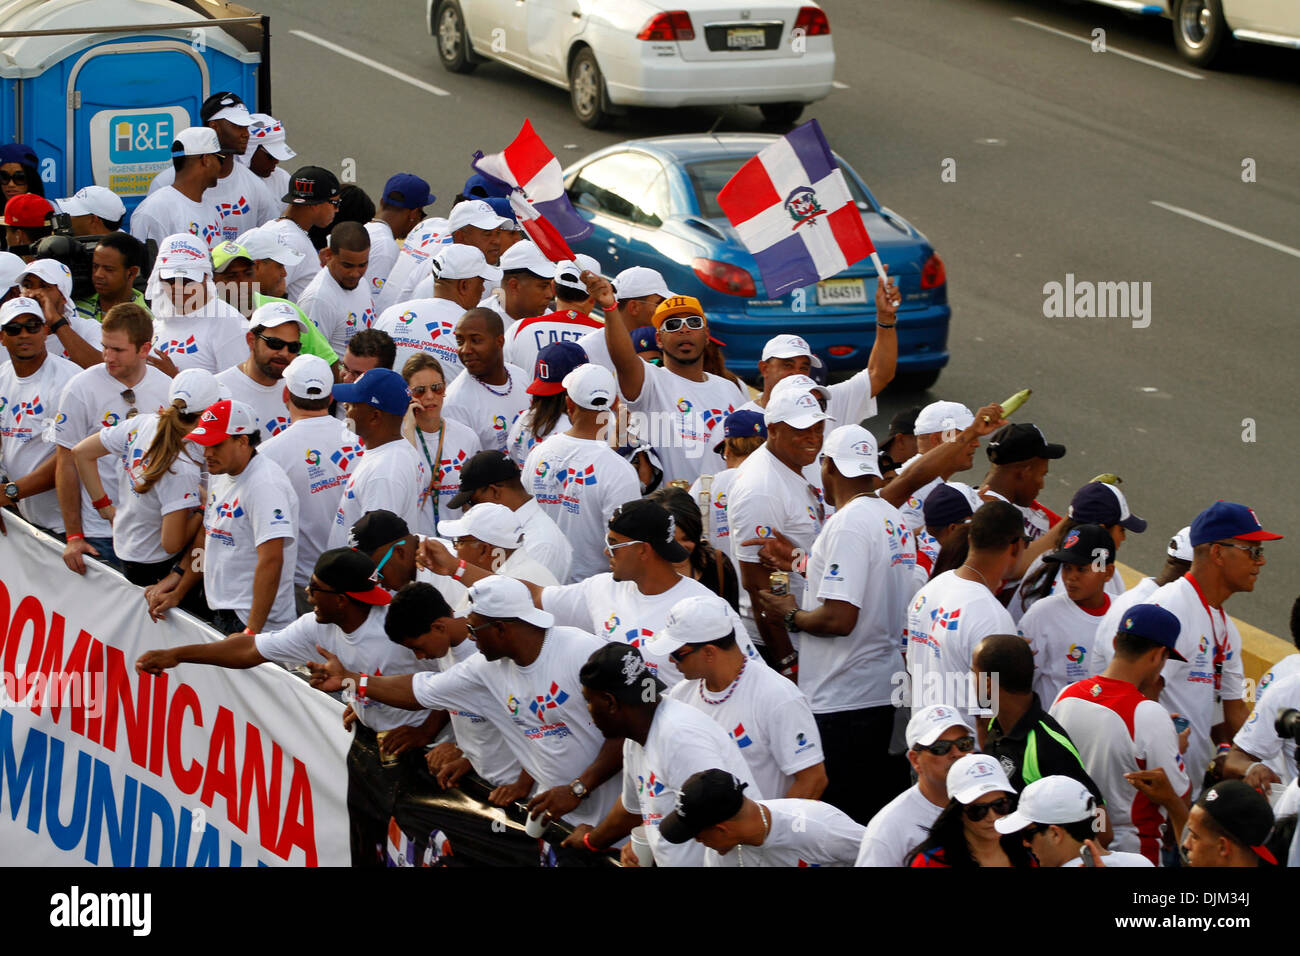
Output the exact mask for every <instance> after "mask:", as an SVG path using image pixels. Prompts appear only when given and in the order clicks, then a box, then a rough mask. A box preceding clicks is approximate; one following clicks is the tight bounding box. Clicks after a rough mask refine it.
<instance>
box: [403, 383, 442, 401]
mask: <svg viewBox="0 0 1300 956" xmlns="http://www.w3.org/2000/svg"><path fill="white" fill-rule="evenodd" d="M446 388H447V386H446V385H444V384H443V383H442V382H439V383H438V384H437V385H412V386H411V388H410V389H409V391H410V393H411V397H412V398H419V397H420V396H421V395H423V394H424V393H425V392H428V393H430V394H431V395H441V394H442V393H443V391H444V390H446Z"/></svg>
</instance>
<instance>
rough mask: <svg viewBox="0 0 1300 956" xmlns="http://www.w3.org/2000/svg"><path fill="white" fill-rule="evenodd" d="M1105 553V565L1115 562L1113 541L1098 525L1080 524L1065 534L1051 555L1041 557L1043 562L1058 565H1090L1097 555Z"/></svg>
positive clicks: (1107, 532)
mask: <svg viewBox="0 0 1300 956" xmlns="http://www.w3.org/2000/svg"><path fill="white" fill-rule="evenodd" d="M1098 551H1104V552H1106V563H1107V564H1111V563H1112V562H1113V561H1114V560H1115V539H1114V538H1112V537H1111V536H1110V532H1109V531H1107V530H1106V529H1105V528H1103V527H1102V526H1101V525H1099V524H1081V525H1079V526H1078V527H1077V528H1071V529H1070V530H1069V531H1068V532H1066V535H1065V539H1064V540H1063V541H1062V542H1061V546H1060V547H1058V548H1057V549H1056V550H1055V551H1053V552H1052V553H1051V554H1045V555H1043V560H1044V561H1054V562H1057V563H1060V564H1091V563H1092V562H1093V560H1095V559H1096V558H1097V557H1099V555H1098V554H1097V552H1098Z"/></svg>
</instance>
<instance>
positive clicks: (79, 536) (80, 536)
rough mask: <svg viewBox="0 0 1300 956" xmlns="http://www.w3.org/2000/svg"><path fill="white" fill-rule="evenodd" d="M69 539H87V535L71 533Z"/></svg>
mask: <svg viewBox="0 0 1300 956" xmlns="http://www.w3.org/2000/svg"><path fill="white" fill-rule="evenodd" d="M68 540H69V541H78V540H80V541H85V540H86V536H85V535H84V534H70V535H68Z"/></svg>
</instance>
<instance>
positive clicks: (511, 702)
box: [506, 694, 519, 717]
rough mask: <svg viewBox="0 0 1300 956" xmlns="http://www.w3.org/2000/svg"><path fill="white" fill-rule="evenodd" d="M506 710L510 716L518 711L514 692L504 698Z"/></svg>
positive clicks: (517, 702)
mask: <svg viewBox="0 0 1300 956" xmlns="http://www.w3.org/2000/svg"><path fill="white" fill-rule="evenodd" d="M506 710H508V711H510V716H511V717H513V716H514V715H515V714H517V713H519V701H518V699H517V698H516V697H515V695H514V694H511V695H509V696H508V697H507V698H506Z"/></svg>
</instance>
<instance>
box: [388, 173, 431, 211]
mask: <svg viewBox="0 0 1300 956" xmlns="http://www.w3.org/2000/svg"><path fill="white" fill-rule="evenodd" d="M437 198H438V197H437V196H434V195H433V194H432V193H430V192H429V184H428V183H426V182H425V181H424V180H423V179H421V178H420V177H419V176H417V175H415V174H414V173H394V174H393V175H391V176H389V177H388V182H386V183H384V193H383V195H382V196H381V197H380V199H379V201H380V202H381V203H383V204H384V205H385V206H395V207H397V208H398V209H423V208H424V207H425V206H427V205H429V203H431V202H433V201H434V200H435V199H437Z"/></svg>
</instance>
